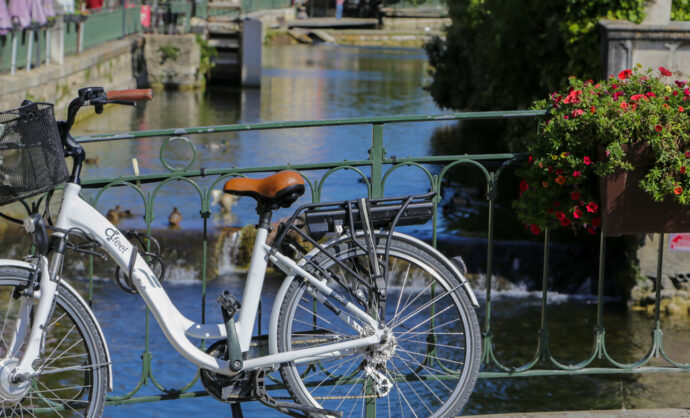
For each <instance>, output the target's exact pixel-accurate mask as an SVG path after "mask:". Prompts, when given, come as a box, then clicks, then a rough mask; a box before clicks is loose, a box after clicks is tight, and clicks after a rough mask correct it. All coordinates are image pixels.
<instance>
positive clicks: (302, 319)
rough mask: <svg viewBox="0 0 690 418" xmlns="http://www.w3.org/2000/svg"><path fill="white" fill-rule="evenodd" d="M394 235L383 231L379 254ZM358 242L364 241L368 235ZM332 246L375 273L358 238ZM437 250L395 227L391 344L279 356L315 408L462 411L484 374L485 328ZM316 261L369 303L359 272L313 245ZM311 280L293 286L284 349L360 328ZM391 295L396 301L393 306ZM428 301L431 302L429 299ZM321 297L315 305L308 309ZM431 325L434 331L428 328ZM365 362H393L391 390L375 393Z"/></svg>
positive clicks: (296, 395) (281, 340)
mask: <svg viewBox="0 0 690 418" xmlns="http://www.w3.org/2000/svg"><path fill="white" fill-rule="evenodd" d="M386 238H387V234H383V233H382V234H378V235H377V236H376V240H377V243H376V249H377V253H378V255H379V256H381V255H383V253H384V251H385V244H386ZM359 240H360V238H358V241H359ZM360 244H361V245H362V246H364V248H366V246H365V245H366V244H365V243H364V241H363V240H362V241H360ZM327 250H328V251H329V252H330V253H331V254H333V255H335V256H336V258H337V259H339V260H341V261H344V262H346V263H349V265H351V266H355V267H356V268H358V269H359V270H357V272H358V273H360V275H361V276H366V277H368V274H367V273H368V264H366V261H365V260H366V258H365V257H364V256H365V252H364V250H363V249H362V248H361V247H360V246H358V245H356V244H354V242H353V241H352V239H351V238H350V239H341V240H340V241H338V242H336V243H334V244H332V245H330V246H328V247H327ZM439 257H442V256H441V255H440V253H438V252H435V251H434V250H433V249H431V248H430V247H429V246H427V245H426V244H424V243H422V242H420V241H417V240H415V239H414V238H410V237H406V236H404V235H402V234H395V235H394V236H393V238H392V242H391V245H390V260H389V274H388V277H389V278H388V283H387V298H386V300H387V302H386V309H385V311H386V312H387V313H388V312H389V311H391V312H392V313H393V315H392V316H386V318H385V323H387V324H389V328H390V329H391V332H392V335H393V336H394V337H395V340H396V343H397V345H396V346H395V347H394V348H391V347H392V346H393V345H392V344H391V343H389V345H388V346H386V345H385V343H384V344H378V345H377V346H379V348H375V346H372V347H368V348H366V349H364V350H361V349H360V350H359V351H357V352H351V353H346V354H348V355H344V356H340V357H337V358H334V359H327V360H321V361H319V362H317V363H309V364H303V365H297V364H295V363H294V362H291V363H287V364H283V365H281V368H280V372H281V375H282V377H283V380H284V382H285V383H286V385H287V388H288V391H289V392H290V394H291V396H292V397H293V399H294V400H295V401H296V402H299V403H301V404H304V405H308V406H312V407H316V408H324V409H328V410H339V411H341V412H344V413H345V415H352V414H353V413H355V412H356V414H360V412H361V415H362V416H364V415H365V413H366V415H367V416H369V415H371V413H372V412H373V411H374V409H375V412H376V413H375V415H376V416H434V417H450V416H455V415H457V414H458V413H459V412H460V410H461V409H462V408H463V406H464V405H465V403H466V402H467V400H468V399H469V396H470V394H471V393H472V390H473V388H474V385H475V383H476V380H477V375H478V373H479V366H480V357H481V338H480V332H479V324H478V321H477V317H476V314H475V312H474V309H473V308H472V305H471V303H470V301H469V299H468V297H467V295H466V294H465V291H464V290H463V289H462V288H461V283H460V282H459V281H458V280H457V278H456V277H455V276H454V275H453V273H452V272H451V271H450V270H449V269H448V267H447V264H445V263H443V262H442V261H441V260H440V259H439ZM312 261H313V262H314V263H316V264H318V265H319V266H320V267H322V268H325V269H327V270H328V271H330V272H332V273H337V274H338V275H339V276H340V280H341V282H342V283H344V284H338V283H336V282H335V280H334V279H329V286H332V287H333V288H335V289H336V290H337V291H339V293H341V294H344V295H346V298H347V299H348V301H350V302H353V303H355V304H356V305H357V306H359V307H360V308H362V309H366V308H368V307H367V306H364V305H363V304H362V303H361V302H358V301H357V298H356V297H354V296H353V294H352V293H351V292H349V291H348V290H347V289H345V287H348V286H350V284H351V283H352V282H354V280H353V279H352V278H350V277H347V274H343V271H344V270H343V269H342V268H341V267H340V266H339V265H337V264H336V263H335V262H334V261H332V260H331V259H330V258H329V257H328V256H326V255H325V254H323V253H317V254H315V255H314V256H313V258H312ZM362 267H366V269H365V270H362ZM411 272H412V274H411ZM403 273H404V274H403ZM410 278H412V280H409V279H410ZM350 287H351V286H350ZM437 289H442V290H437ZM306 290H307V284H306V282H305V281H304V280H300V279H299V278H297V279H295V280H293V282H292V283H291V284H290V287H289V288H288V290H287V292H286V294H285V298H284V299H283V301H282V305H281V309H280V317H279V318H278V324H277V333H278V335H277V342H278V350H279V351H281V352H282V351H291V350H295V349H298V348H304V347H306V346H312V347H313V346H318V345H321V344H327V343H330V342H336V341H338V342H340V341H343V340H346V339H348V338H356V337H357V336H358V335H356V334H357V333H356V331H354V330H353V329H352V328H351V327H346V326H342V324H344V323H345V322H344V321H343V320H341V319H340V318H339V317H338V316H336V315H335V314H334V313H333V312H332V311H331V310H328V309H325V308H324V306H323V305H322V304H321V303H320V302H318V299H315V298H314V297H313V296H312V294H310V293H309V292H307V291H306ZM369 297H371V295H369ZM368 300H371V299H368ZM403 300H404V302H402V301H403ZM367 304H369V303H367ZM429 304H430V305H429ZM307 305H309V306H307ZM393 305H395V310H391V309H390V307H392V306H393ZM425 305H429V306H427V307H426V308H425V307H424V306H425ZM314 306H316V314H314V312H309V309H311V308H312V307H314ZM401 306H402V308H401ZM436 308H439V309H438V310H435V309H436ZM416 311H418V312H416ZM408 317H409V318H408ZM338 321H339V322H338ZM396 321H399V323H396ZM413 323H416V325H415V324H413ZM426 328H428V332H422V331H424V330H425V329H426ZM343 329H344V330H346V331H345V333H343V335H336V334H337V333H338V332H342V330H343ZM348 330H349V334H347V333H346V332H348ZM317 335H318V336H319V337H315V336H317ZM336 337H337V338H336ZM415 349H416V351H415ZM422 351H423V352H424V354H423V355H422V354H420V352H422ZM391 352H393V354H391ZM422 356H423V357H422ZM367 364H373V366H374V367H376V368H378V370H385V372H382V373H385V375H387V377H388V378H389V382H391V383H393V388H391V389H390V392H389V393H388V395H387V396H385V397H377V396H376V395H375V394H374V392H375V384H374V383H371V382H373V380H372V379H373V375H371V376H372V377H370V374H368V373H367V372H365V371H364V368H365V367H366V366H367ZM412 366H414V367H412ZM353 370H354V371H353ZM367 382H370V383H367ZM329 386H333V387H332V388H329ZM337 386H344V387H343V388H341V389H338V388H336V387H337ZM415 387H417V389H415ZM403 392H404V393H403ZM419 392H423V393H422V395H423V396H420V393H419ZM405 394H407V396H406V395H405ZM372 395H373V396H372ZM331 398H332V399H331Z"/></svg>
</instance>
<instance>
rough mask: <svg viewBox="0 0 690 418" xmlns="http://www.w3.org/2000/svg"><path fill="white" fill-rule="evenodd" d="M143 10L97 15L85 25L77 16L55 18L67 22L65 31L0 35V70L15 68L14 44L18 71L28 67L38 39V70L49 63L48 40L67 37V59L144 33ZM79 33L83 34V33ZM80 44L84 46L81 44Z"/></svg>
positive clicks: (33, 60) (33, 63)
mask: <svg viewBox="0 0 690 418" xmlns="http://www.w3.org/2000/svg"><path fill="white" fill-rule="evenodd" d="M140 9H141V8H140V6H135V7H128V8H118V9H112V10H103V11H98V12H93V13H91V14H89V15H88V17H86V20H84V21H83V22H82V23H79V22H77V19H76V15H70V16H57V17H56V18H55V19H60V20H63V19H64V22H63V29H62V31H57V30H55V29H53V28H52V27H43V28H39V29H35V30H28V29H23V30H20V31H16V32H10V33H8V34H6V35H2V36H0V71H9V70H10V68H11V65H12V49H13V43H15V44H16V46H15V48H16V52H15V54H16V55H15V68H16V69H20V68H26V66H27V55H28V53H29V39H30V36H34V42H33V44H32V45H31V48H32V52H31V66H32V67H34V66H36V65H38V64H42V63H44V62H46V58H47V51H46V46H47V40H48V37H55V36H63V37H64V56H69V55H74V54H76V53H78V52H79V51H80V50H82V51H83V50H85V49H88V48H93V47H97V46H99V45H102V44H103V43H105V42H108V41H112V40H115V39H119V38H122V37H124V36H127V35H131V34H134V33H138V32H141V23H140V13H141V11H140ZM79 31H81V32H82V33H81V34H80V33H79ZM79 42H81V43H82V44H81V45H79ZM37 51H38V56H37ZM53 59H54V57H53Z"/></svg>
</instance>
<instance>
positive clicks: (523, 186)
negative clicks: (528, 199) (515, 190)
mask: <svg viewBox="0 0 690 418" xmlns="http://www.w3.org/2000/svg"><path fill="white" fill-rule="evenodd" d="M527 190H529V184H527V182H526V181H525V180H522V181H521V182H520V191H521V192H526V191H527Z"/></svg>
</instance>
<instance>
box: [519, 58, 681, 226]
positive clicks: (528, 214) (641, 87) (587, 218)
mask: <svg viewBox="0 0 690 418" xmlns="http://www.w3.org/2000/svg"><path fill="white" fill-rule="evenodd" d="M659 73H660V75H659V76H654V74H653V73H652V70H651V69H648V70H647V71H641V70H639V69H637V68H636V69H635V70H634V71H631V70H625V71H622V72H621V73H620V74H618V77H611V78H609V79H608V80H606V81H602V82H600V83H596V84H595V83H593V82H592V81H591V80H589V81H582V80H580V79H576V78H574V77H571V78H570V79H569V84H570V86H569V87H568V88H567V89H565V90H562V91H560V92H555V93H553V94H552V95H551V96H550V97H549V98H548V99H547V100H540V101H537V102H536V104H535V108H538V109H549V110H550V112H549V115H548V117H547V118H546V120H545V121H543V122H542V123H541V124H540V126H539V129H538V132H537V138H536V142H535V143H534V144H533V145H532V146H530V148H529V153H530V157H529V162H528V165H527V166H526V167H525V168H523V169H522V170H521V171H520V172H519V174H520V175H521V176H522V177H523V179H524V180H523V181H522V182H521V183H520V191H521V193H520V198H519V199H518V201H517V202H516V204H515V206H516V209H517V211H518V216H519V218H520V220H521V221H522V222H524V223H525V224H527V225H530V227H531V229H532V232H533V233H535V234H538V233H539V230H540V229H541V228H552V229H553V228H555V227H557V226H565V227H571V228H572V229H574V230H576V231H577V230H582V229H584V230H587V231H588V232H590V233H595V232H596V230H597V228H598V227H599V226H600V225H601V218H600V215H599V199H598V193H597V187H596V186H597V182H598V177H603V176H606V175H608V174H611V173H613V172H614V171H615V170H620V169H623V170H628V171H629V170H632V169H634V168H637V169H642V170H646V172H645V173H644V174H645V177H644V178H643V180H642V182H641V183H640V186H641V187H642V189H643V190H645V191H647V192H648V193H649V194H650V195H651V196H652V197H653V199H654V200H656V201H661V200H664V199H665V198H668V197H671V198H673V199H675V200H676V201H677V202H679V203H681V204H690V117H689V116H688V112H690V101H688V99H690V89H688V88H687V87H686V86H685V84H686V83H685V82H684V81H675V82H673V83H672V80H671V78H670V77H671V76H672V74H671V73H670V72H669V71H668V70H666V69H665V68H663V67H659ZM666 83H670V84H666ZM684 106H688V111H686V110H685V108H684ZM628 146H635V147H638V149H639V147H645V148H646V149H647V151H646V152H648V153H649V154H650V155H649V160H650V164H652V163H651V162H653V164H652V165H651V166H650V167H633V166H632V165H631V164H630V162H629V161H628V160H627V157H626V152H628V153H629V152H630V151H631V148H627V147H628Z"/></svg>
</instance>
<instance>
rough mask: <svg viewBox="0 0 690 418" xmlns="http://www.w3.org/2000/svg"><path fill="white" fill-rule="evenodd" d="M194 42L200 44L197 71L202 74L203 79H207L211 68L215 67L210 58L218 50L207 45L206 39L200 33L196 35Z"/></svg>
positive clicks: (216, 53) (216, 54) (215, 55)
mask: <svg viewBox="0 0 690 418" xmlns="http://www.w3.org/2000/svg"><path fill="white" fill-rule="evenodd" d="M196 43H197V44H199V46H201V59H200V62H199V72H200V73H201V74H202V75H203V76H204V78H205V79H208V78H209V77H210V75H211V69H212V68H213V67H215V64H214V63H213V61H212V59H213V58H214V57H217V56H218V51H217V50H216V48H214V47H212V46H211V45H209V43H208V39H205V38H204V37H203V36H201V35H197V36H196Z"/></svg>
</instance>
